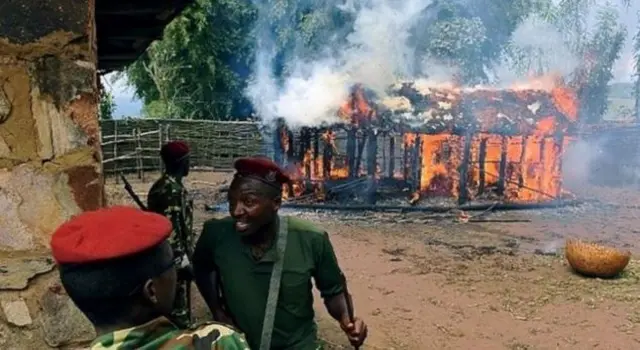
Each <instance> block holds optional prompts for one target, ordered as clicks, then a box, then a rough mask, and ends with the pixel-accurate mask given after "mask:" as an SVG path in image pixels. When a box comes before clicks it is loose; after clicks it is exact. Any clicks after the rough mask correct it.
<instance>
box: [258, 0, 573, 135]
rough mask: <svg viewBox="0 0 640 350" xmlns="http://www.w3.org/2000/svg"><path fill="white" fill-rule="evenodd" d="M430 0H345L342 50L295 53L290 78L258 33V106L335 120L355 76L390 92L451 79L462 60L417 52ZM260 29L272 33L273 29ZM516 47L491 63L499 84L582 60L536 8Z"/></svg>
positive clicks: (297, 120)
mask: <svg viewBox="0 0 640 350" xmlns="http://www.w3.org/2000/svg"><path fill="white" fill-rule="evenodd" d="M431 3H432V0H404V1H403V0H345V3H344V4H343V5H341V6H339V9H340V10H341V11H346V12H350V13H352V14H355V21H354V25H353V28H349V29H351V31H350V34H349V36H348V37H347V45H346V46H345V47H340V48H338V50H336V48H335V47H333V48H329V49H328V50H327V52H338V53H337V54H331V53H327V54H325V55H323V56H321V57H316V58H315V59H314V60H312V61H308V60H307V61H305V60H302V59H296V58H292V59H290V61H289V62H287V63H288V67H289V70H288V72H287V74H286V78H285V80H284V81H283V82H280V83H279V82H278V80H277V79H276V78H275V74H274V72H273V68H272V67H273V66H274V64H273V63H274V59H275V49H274V48H273V45H270V44H272V42H271V40H270V38H266V39H265V38H263V39H262V40H258V50H257V52H258V53H257V57H256V67H255V77H254V79H253V80H252V81H251V82H250V84H249V86H248V88H247V90H246V94H247V96H248V98H249V100H250V101H251V102H252V103H253V106H254V108H255V109H256V112H257V114H258V115H259V116H260V118H261V120H262V121H263V122H264V123H266V124H271V123H272V122H273V120H274V119H277V118H283V119H284V120H285V122H286V123H287V124H288V125H289V126H290V127H294V128H295V127H299V126H318V125H321V124H324V123H327V124H330V123H332V122H336V121H337V118H338V117H337V116H336V111H337V109H338V108H339V106H341V105H342V104H343V103H344V102H345V101H347V99H348V97H349V93H350V91H351V88H352V87H353V86H354V85H355V84H362V85H363V86H365V87H366V88H368V89H371V90H373V91H374V92H376V93H377V94H378V95H379V96H380V97H384V96H385V94H386V89H387V88H388V87H389V86H391V85H392V84H394V83H396V82H398V81H401V80H421V81H422V83H423V84H436V85H440V84H442V83H451V82H452V81H453V80H454V79H453V78H454V77H455V76H456V75H457V73H459V72H458V69H457V67H452V66H447V65H444V64H442V63H441V62H438V61H435V60H434V59H432V58H431V57H421V58H418V59H417V57H416V53H415V48H414V47H413V46H412V44H411V43H410V34H411V31H412V30H415V27H416V25H417V24H424V23H417V22H418V21H424V20H426V19H425V18H424V17H421V15H422V14H423V11H424V9H425V8H426V7H427V6H429V5H430V4H431ZM261 6H262V8H261ZM264 6H266V5H264V4H260V5H258V9H259V20H258V23H259V25H260V23H268V22H269V18H268V16H269V11H268V9H266V8H265V7H264ZM282 25H292V24H291V23H283V24H282ZM260 30H262V29H260V28H259V31H260ZM262 31H263V32H265V33H266V32H268V29H264V30H262ZM414 34H415V33H414ZM418 36H421V37H420V38H419V39H418V40H429V38H428V37H424V36H425V35H424V33H422V32H421V33H419V34H418ZM414 39H415V38H414ZM414 41H415V40H414ZM511 47H512V48H514V49H516V50H518V52H521V53H523V55H522V57H520V58H516V60H515V61H517V62H514V60H513V59H512V61H511V62H505V64H503V65H502V66H500V67H498V68H494V69H493V72H492V73H493V79H491V80H492V81H494V82H495V84H494V85H495V87H507V86H509V87H512V86H513V84H515V83H517V82H523V81H525V80H527V79H528V78H529V76H530V75H529V73H532V70H536V71H537V73H554V74H559V75H565V76H566V75H568V74H570V73H571V72H572V71H573V70H574V69H575V68H576V67H577V66H578V63H579V61H578V60H577V59H576V57H575V56H574V55H573V54H572V53H571V51H570V49H569V47H568V46H567V45H566V43H565V40H564V39H563V35H562V34H561V33H560V32H559V31H558V30H557V28H555V27H554V26H553V25H551V24H549V23H548V22H546V21H545V20H543V19H540V18H538V17H535V16H531V17H530V18H527V19H526V20H525V21H524V22H523V23H521V24H520V25H519V27H518V28H517V29H516V30H515V32H514V33H513V35H512V40H511ZM527 60H528V61H527ZM509 63H511V64H509ZM514 63H517V64H518V66H519V67H520V68H522V65H523V63H524V65H526V66H527V67H528V68H527V69H526V70H527V72H523V71H522V69H517V67H514ZM416 65H418V66H416ZM424 77H427V78H428V79H422V78H424Z"/></svg>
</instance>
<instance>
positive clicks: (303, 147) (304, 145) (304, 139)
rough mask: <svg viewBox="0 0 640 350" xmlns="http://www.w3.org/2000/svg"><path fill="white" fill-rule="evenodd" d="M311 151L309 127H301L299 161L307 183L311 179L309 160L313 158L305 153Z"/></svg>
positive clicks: (308, 183)
mask: <svg viewBox="0 0 640 350" xmlns="http://www.w3.org/2000/svg"><path fill="white" fill-rule="evenodd" d="M309 151H311V130H310V129H309V128H303V129H302V130H301V131H300V155H299V157H300V161H301V162H302V166H303V169H304V177H305V180H306V181H307V185H310V181H311V162H312V161H313V159H312V158H311V156H309V158H308V159H307V154H308V153H309Z"/></svg>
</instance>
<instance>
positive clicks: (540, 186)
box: [538, 136, 551, 199]
mask: <svg viewBox="0 0 640 350" xmlns="http://www.w3.org/2000/svg"><path fill="white" fill-rule="evenodd" d="M545 143H546V137H544V136H542V137H541V138H540V159H539V168H540V169H541V172H540V174H541V175H540V177H539V178H538V189H539V190H541V191H542V189H543V188H544V181H545V177H544V176H543V175H544V174H545V172H547V169H542V168H544V162H545V158H546V157H545V155H544V151H545ZM549 180H551V179H549ZM543 192H544V191H543ZM545 199H546V198H545Z"/></svg>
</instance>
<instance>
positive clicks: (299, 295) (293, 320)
mask: <svg viewBox="0 0 640 350" xmlns="http://www.w3.org/2000/svg"><path fill="white" fill-rule="evenodd" d="M235 169H236V174H235V176H234V178H233V181H232V183H231V186H230V188H229V212H230V214H231V216H230V217H227V218H224V219H220V220H215V219H214V220H209V221H207V222H206V223H205V224H204V228H203V231H202V235H201V236H200V238H199V240H198V242H197V244H196V249H195V252H194V256H193V268H194V274H195V279H196V284H197V286H198V288H199V290H200V292H201V293H202V295H203V297H204V299H205V301H206V302H207V305H208V306H209V308H210V309H211V311H212V314H213V316H214V318H215V319H216V320H217V321H221V322H231V321H232V322H233V324H235V325H236V326H237V327H238V328H239V329H241V330H242V331H243V332H244V333H245V334H246V336H247V340H248V342H249V345H250V346H251V348H253V349H261V350H268V349H278V350H315V349H319V348H321V345H320V344H319V342H318V338H317V325H316V323H315V320H314V310H313V294H312V279H313V281H314V282H315V285H316V287H317V288H318V289H319V290H320V294H321V296H322V298H323V299H324V303H325V305H326V307H327V310H328V311H329V313H330V314H331V315H332V316H333V317H334V318H335V319H336V320H337V321H338V322H339V323H340V326H341V328H342V330H343V331H344V332H345V333H346V334H347V336H348V338H349V340H350V341H351V343H352V344H354V345H355V346H359V345H361V344H362V343H363V342H364V340H365V338H366V336H367V327H366V325H365V324H364V322H363V321H362V320H361V319H358V318H355V319H352V318H351V315H350V312H349V311H350V310H349V307H348V303H347V298H350V296H348V295H347V293H346V288H345V279H344V275H343V274H342V272H341V270H340V267H339V266H338V261H337V259H336V256H335V253H334V250H333V247H332V245H331V242H330V241H329V237H328V235H327V233H326V232H325V231H323V230H321V229H319V228H317V227H316V226H314V225H313V224H312V223H310V222H308V221H305V220H302V219H299V218H294V217H286V216H279V215H278V210H279V209H280V205H281V202H282V198H281V194H282V186H283V184H286V183H287V182H289V179H288V177H287V176H286V175H285V174H284V173H283V171H282V170H281V169H280V168H279V167H278V166H277V164H275V163H274V162H273V161H271V160H270V159H268V158H261V157H253V158H242V159H239V160H237V161H236V162H235Z"/></svg>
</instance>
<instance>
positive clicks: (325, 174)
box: [322, 129, 333, 180]
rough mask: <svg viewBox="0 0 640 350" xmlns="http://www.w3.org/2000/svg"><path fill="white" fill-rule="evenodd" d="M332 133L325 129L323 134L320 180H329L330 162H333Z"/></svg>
mask: <svg viewBox="0 0 640 350" xmlns="http://www.w3.org/2000/svg"><path fill="white" fill-rule="evenodd" d="M332 138H333V131H332V130H331V129H327V131H326V132H325V134H324V142H323V147H322V178H323V179H324V180H328V179H330V178H331V162H332V161H333V145H332Z"/></svg>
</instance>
